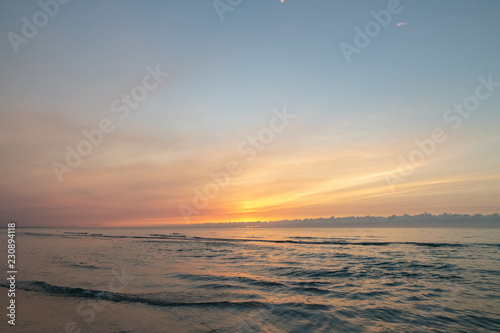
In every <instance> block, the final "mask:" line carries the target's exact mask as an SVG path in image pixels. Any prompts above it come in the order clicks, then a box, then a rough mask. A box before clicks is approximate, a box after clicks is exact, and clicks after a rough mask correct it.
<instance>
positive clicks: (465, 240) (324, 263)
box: [1, 228, 500, 332]
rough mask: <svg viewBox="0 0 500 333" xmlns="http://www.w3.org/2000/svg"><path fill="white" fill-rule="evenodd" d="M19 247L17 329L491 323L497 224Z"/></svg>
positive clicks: (499, 290) (98, 239) (86, 237)
mask: <svg viewBox="0 0 500 333" xmlns="http://www.w3.org/2000/svg"><path fill="white" fill-rule="evenodd" d="M173 233H176V234H173ZM4 240H5V238H2V242H1V244H2V246H4V245H5V241H4ZM17 249H18V258H17V259H18V281H17V285H18V292H17V295H16V299H17V303H18V314H17V315H18V317H17V325H16V327H15V329H14V330H12V331H15V332H493V331H500V260H499V259H500V255H499V250H500V228H483V229H481V228H478V229H466V228H456V229H438V228H435V229H418V228H415V229H412V228H390V229H388V228H371V229H361V228H350V229H341V228H328V229H304V228H294V229H257V228H250V229H236V228H223V229H222V228H221V229H209V228H206V229H174V228H170V229H166V228H116V229H112V228H93V229H19V230H18V236H17ZM3 265H4V266H2V268H4V270H6V268H5V264H4V263H3ZM2 289H3V290H4V292H6V291H7V289H5V288H2ZM5 324H6V321H5V322H4V323H2V326H1V327H3V328H5V327H6V325H5Z"/></svg>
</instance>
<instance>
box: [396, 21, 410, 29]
mask: <svg viewBox="0 0 500 333" xmlns="http://www.w3.org/2000/svg"><path fill="white" fill-rule="evenodd" d="M405 25H408V22H398V23H396V24H395V25H394V26H395V27H397V28H399V27H403V26H405Z"/></svg>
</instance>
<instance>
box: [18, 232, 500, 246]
mask: <svg viewBox="0 0 500 333" xmlns="http://www.w3.org/2000/svg"><path fill="white" fill-rule="evenodd" d="M22 234H24V235H29V236H55V237H60V236H63V237H64V236H68V235H61V234H47V233H33V232H23V233H22ZM71 236H74V237H81V238H84V237H93V238H130V239H142V240H146V241H166V240H170V241H178V242H186V241H190V242H226V243H244V242H260V243H276V244H304V245H335V246H391V245H413V246H425V247H467V246H494V247H500V244H493V243H436V242H391V241H378V242H377V241H351V240H348V239H345V238H343V239H340V238H315V237H289V239H255V238H212V237H198V236H186V235H181V234H171V235H163V234H150V235H148V236H130V235H103V234H88V233H72V234H71Z"/></svg>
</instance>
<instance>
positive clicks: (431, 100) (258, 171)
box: [0, 0, 500, 225]
mask: <svg viewBox="0 0 500 333" xmlns="http://www.w3.org/2000/svg"><path fill="white" fill-rule="evenodd" d="M223 2H224V3H227V1H223ZM42 3H51V2H50V1H42ZM389 3H390V1H357V2H354V1H326V0H325V1H298V0H295V1H294V0H285V1H284V2H280V1H279V0H277V1H274V0H273V1H269V0H268V1H263V0H262V1H249V0H247V1H242V2H241V4H239V5H238V6H235V7H234V8H233V10H232V11H226V12H225V13H224V15H223V16H224V20H222V21H221V20H220V18H219V16H218V14H217V11H216V9H215V8H214V5H213V2H211V1H148V2H139V1H120V2H118V1H107V2H99V1H77V0H72V1H70V2H69V3H67V4H64V5H59V11H58V13H57V14H56V15H54V17H50V18H49V20H48V23H47V24H46V25H45V26H43V27H40V28H39V32H38V33H37V34H36V36H34V37H33V38H29V41H28V42H27V43H26V44H21V45H19V52H17V53H16V52H14V49H13V47H12V44H11V42H10V41H9V38H8V34H9V33H15V34H18V35H22V27H23V24H24V23H23V20H22V18H23V17H26V18H27V19H28V20H29V21H31V22H33V15H35V14H36V13H37V12H39V11H41V10H42V9H41V7H40V5H39V3H38V2H35V1H32V2H29V1H23V2H8V1H3V2H1V3H0V29H1V31H2V35H3V37H2V41H1V44H2V47H1V48H0V59H1V62H2V66H1V67H0V119H1V120H2V123H1V124H0V129H1V130H2V132H3V136H2V146H1V148H2V150H3V154H2V156H3V158H2V160H3V162H2V165H1V168H2V171H3V172H2V176H1V178H0V189H2V192H3V193H4V194H3V196H4V199H5V201H4V204H2V205H1V206H0V212H1V213H2V215H3V216H4V218H5V219H9V218H15V219H18V220H30V222H29V223H35V224H36V223H40V224H42V225H45V224H51V223H53V224H56V225H59V224H61V225H65V224H69V225H72V224H85V223H87V222H86V221H87V220H98V222H96V223H98V224H99V223H100V224H99V225H101V224H102V225H108V224H109V225H115V224H117V225H118V224H127V225H128V224H141V223H146V224H158V223H174V222H179V221H184V220H185V219H184V217H183V216H182V214H180V213H179V209H178V206H179V204H180V203H184V202H186V203H188V204H189V203H190V202H191V197H193V195H194V194H193V189H194V188H195V187H197V186H200V187H202V186H203V185H204V184H206V183H207V182H209V181H210V177H208V176H207V175H208V174H209V173H210V172H211V171H212V170H214V169H217V168H220V167H221V165H225V163H226V161H227V160H229V159H239V158H240V157H241V156H239V155H238V152H237V149H236V147H237V146H238V144H239V142H241V141H242V140H245V139H246V138H247V137H248V135H252V133H257V132H258V131H259V130H260V129H262V128H263V127H265V126H267V124H268V122H269V119H271V118H272V117H273V113H272V110H273V109H282V108H283V107H285V106H286V108H287V110H288V111H289V112H290V113H292V114H294V115H296V116H297V118H296V120H294V121H293V123H292V124H290V126H288V127H287V128H286V129H285V130H284V131H283V132H281V133H275V134H276V135H275V138H274V140H273V141H272V142H271V143H269V145H268V146H266V149H265V150H263V151H262V152H261V154H259V156H258V158H256V160H255V161H253V162H252V163H251V164H249V165H245V171H244V172H243V174H242V175H239V176H238V177H235V178H234V179H232V184H231V186H229V187H226V188H224V189H221V191H220V192H219V194H218V196H217V197H216V198H214V199H213V200H211V201H210V204H209V205H208V206H207V207H205V208H204V209H201V210H199V211H200V212H199V214H198V215H196V216H192V217H191V219H192V220H195V221H231V220H251V219H254V218H259V219H266V218H267V219H275V218H295V217H318V216H331V215H336V216H342V215H365V214H372V215H392V214H394V213H405V212H408V213H420V212H423V211H429V212H435V213H441V212H443V211H448V212H453V213H455V212H456V213H475V212H478V213H491V212H494V211H495V209H496V206H497V204H496V202H497V201H498V197H499V192H498V191H499V190H498V188H499V187H498V185H500V177H499V174H498V171H499V170H500V168H499V158H498V156H500V155H499V154H498V143H499V141H498V140H499V135H498V123H499V122H498V121H499V118H500V116H499V112H498V105H500V104H499V102H500V91H496V92H493V93H492V94H491V96H490V97H489V98H488V99H486V100H485V101H481V105H480V107H479V109H478V110H477V111H475V112H474V113H473V114H472V115H471V116H470V117H469V118H467V119H464V121H463V123H462V125H461V126H460V128H459V129H457V130H450V126H449V124H447V123H446V122H444V121H443V113H444V112H445V111H446V110H447V109H448V108H450V107H451V106H452V104H453V103H461V102H462V101H463V100H464V98H466V97H467V96H469V95H470V94H473V93H474V89H475V88H476V86H477V85H478V83H479V81H478V77H479V76H482V77H488V75H492V78H493V80H494V81H496V82H498V81H500V63H499V62H498V59H500V42H498V38H497V35H498V33H499V32H500V20H498V13H500V3H499V2H498V1H439V2H436V1H409V0H406V1H404V0H402V1H401V2H400V5H399V7H400V8H402V9H401V12H400V13H398V14H393V15H392V17H391V20H390V23H389V24H388V26H386V27H382V28H381V31H380V33H379V34H378V35H377V36H375V37H373V38H372V39H371V41H370V44H369V45H368V46H367V47H366V48H363V49H362V50H361V52H360V53H359V54H354V55H353V56H352V59H351V60H352V61H351V62H350V63H348V62H347V61H346V59H345V57H344V55H343V53H342V51H341V49H340V47H339V45H340V43H342V42H345V43H349V44H353V39H354V36H355V32H354V28H355V27H359V28H360V29H362V30H364V28H365V25H366V24H367V23H368V22H370V21H372V20H373V17H372V15H371V14H370V12H371V11H376V12H379V11H381V10H384V9H387V6H388V4H389ZM398 23H402V24H399V25H398ZM148 66H149V67H151V68H155V67H156V66H159V67H160V68H161V69H162V70H163V71H165V72H168V73H169V75H168V77H167V78H166V79H165V81H164V82H162V83H161V84H160V85H159V87H158V88H156V89H154V90H153V91H151V92H149V93H148V96H147V98H145V100H144V101H142V102H141V103H140V105H139V106H138V107H137V108H136V109H135V110H133V111H132V112H131V114H130V116H129V117H127V119H125V120H123V121H120V120H117V118H116V115H115V114H113V112H112V111H111V110H110V105H111V103H112V102H113V101H114V100H115V99H116V98H119V97H120V96H121V94H124V93H130V91H131V89H133V88H134V87H135V86H137V85H138V84H141V82H142V80H143V77H144V76H145V75H146V74H147V71H146V67H148ZM499 90H500V89H499ZM103 117H110V118H111V119H113V121H114V124H115V125H116V130H115V131H113V133H111V134H109V135H106V136H105V138H104V141H103V143H102V145H99V146H98V147H95V149H94V150H93V152H92V154H90V155H89V156H87V157H85V158H84V160H83V162H82V163H81V165H79V166H78V167H77V168H75V170H74V172H72V173H68V174H65V176H64V178H65V179H64V181H63V182H60V181H59V180H58V178H57V177H56V176H55V175H54V171H53V168H52V162H53V161H55V160H56V161H62V160H63V159H64V155H65V147H66V146H67V145H69V146H72V147H73V146H76V144H77V143H78V142H79V140H82V138H83V137H82V134H81V131H82V130H83V129H91V128H94V127H96V126H98V125H97V124H99V121H100V120H101V119H102V118H103ZM436 127H442V128H445V129H446V131H447V134H448V135H449V138H448V140H447V141H446V142H444V143H443V144H441V145H439V146H438V147H437V150H436V152H435V153H434V154H433V155H432V156H429V157H428V158H427V159H426V162H425V163H424V165H422V166H418V167H416V169H415V172H414V174H412V175H411V176H410V177H405V179H404V182H402V183H401V184H398V186H397V187H396V189H395V190H394V188H393V189H389V190H388V186H387V184H386V181H385V178H384V176H383V174H384V173H385V172H389V173H390V172H393V171H394V170H395V169H397V167H398V163H399V162H398V155H399V154H402V155H403V156H406V155H408V154H409V152H411V150H412V149H414V148H415V147H414V140H416V139H423V138H426V137H429V135H430V134H429V133H431V131H432V130H433V129H434V128H436ZM278 134H279V135H278ZM122 173H123V174H122ZM110 175H113V176H110ZM360 179H362V180H363V181H361V180H360ZM366 179H369V180H370V181H369V182H368V181H364V180H366ZM439 179H441V180H442V181H444V182H445V183H446V185H444V183H443V182H437V180H439ZM28 180H29V181H28ZM462 182H466V184H465V185H464V184H463V183H462ZM273 184H274V185H273ZM335 184H337V185H338V186H337V185H335ZM423 184H425V185H423ZM353 186H354V187H356V188H357V187H359V190H357V192H353V191H352V187H353ZM336 188H338V190H334V189H336ZM467 189H469V190H467ZM393 190H394V191H393ZM332 191H333V192H335V194H332ZM336 191H337V192H338V193H337V192H336ZM81 193H87V195H86V196H84V197H82V196H80V194H81ZM342 193H344V195H343V196H342V195H341V194H342ZM349 193H351V194H349ZM306 194H307V195H306ZM62 198H66V199H64V200H62ZM92 198H93V199H92ZM276 198H281V199H280V200H277V199H276ZM285 198H289V200H284V199H285ZM423 198H431V199H429V200H431V202H428V200H424V199H423ZM471 198H482V199H483V200H482V201H477V202H476V201H475V200H471ZM61 200H62V201H61ZM12 202H15V204H11V203H12ZM120 202H123V203H126V204H125V205H124V206H120V205H119V203H120ZM249 202H253V204H250V203H249ZM152 203H155V205H153V204H152ZM241 207H246V208H241ZM248 207H252V208H248ZM252 209H253V211H252ZM33 220H39V221H40V222H36V221H35V222H34V221H33Z"/></svg>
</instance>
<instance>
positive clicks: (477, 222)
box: [2, 213, 500, 228]
mask: <svg viewBox="0 0 500 333" xmlns="http://www.w3.org/2000/svg"><path fill="white" fill-rule="evenodd" d="M2 224H3V223H2ZM6 225H7V222H5V226H6ZM2 227H4V226H2ZM450 227H453V228H489V227H500V215H499V214H498V213H494V214H491V215H482V214H474V215H468V214H447V213H444V214H440V215H432V214H427V213H424V214H419V215H407V214H404V215H392V216H387V217H385V216H348V217H334V216H332V217H329V218H306V219H300V220H299V219H295V220H280V221H253V222H212V223H192V224H182V223H180V224H163V225H148V226H119V227H118V226H117V227H114V226H109V227H106V226H96V225H94V226H88V225H87V226H25V225H24V226H23V223H19V225H18V228H450Z"/></svg>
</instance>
